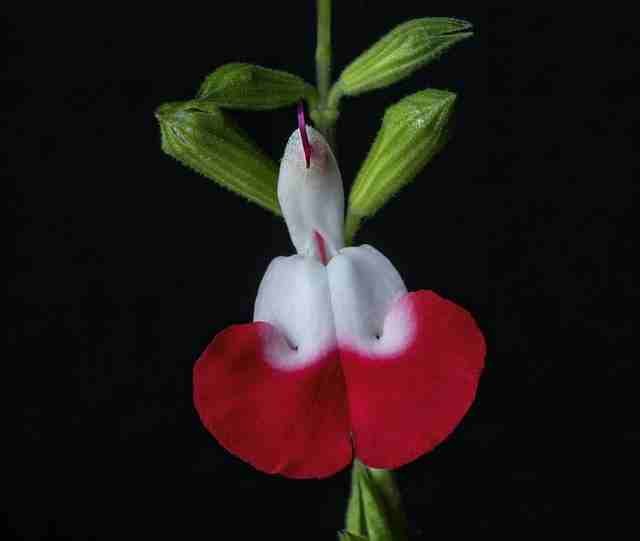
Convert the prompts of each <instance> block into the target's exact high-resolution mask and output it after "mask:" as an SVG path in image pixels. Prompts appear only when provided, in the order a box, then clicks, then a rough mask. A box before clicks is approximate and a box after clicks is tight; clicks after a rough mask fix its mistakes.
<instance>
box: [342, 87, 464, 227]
mask: <svg viewBox="0 0 640 541" xmlns="http://www.w3.org/2000/svg"><path fill="white" fill-rule="evenodd" d="M455 101H456V95H455V94H453V93H452V92H447V91H445V90H435V89H429V90H423V91H421V92H418V93H416V94H412V95H411V96H407V97H406V98H404V99H402V100H400V101H399V102H398V103H396V104H395V105H392V106H391V107H389V108H388V109H387V111H386V112H385V115H384V118H383V120H382V127H381V128H380V131H379V132H378V135H377V136H376V139H375V141H374V143H373V145H372V146H371V149H370V150H369V154H368V155H367V157H366V159H365V161H364V163H363V164H362V166H361V167H360V171H359V172H358V175H357V177H356V180H355V182H354V183H353V187H352V188H351V193H350V194H349V207H348V213H347V225H346V229H347V234H346V236H347V238H348V239H351V238H352V237H353V235H354V234H355V232H356V230H357V229H358V226H359V224H360V221H361V220H362V219H363V218H365V217H369V216H373V215H374V214H375V213H376V212H377V211H378V210H379V209H380V208H381V207H382V206H383V205H384V204H385V203H386V202H387V201H388V200H389V199H390V198H391V197H392V196H393V195H395V194H396V193H397V192H398V191H399V190H401V189H402V188H403V187H405V186H406V185H407V184H408V183H409V182H411V181H412V180H413V179H414V178H415V176H416V175H417V174H418V173H419V172H420V170H421V169H422V168H423V167H424V166H425V165H426V164H427V163H428V162H429V161H430V160H431V158H433V157H434V156H435V155H436V154H437V152H438V151H439V150H440V149H441V148H442V147H443V146H444V144H445V143H446V141H447V138H448V135H449V125H450V119H451V115H452V113H453V109H454V104H455Z"/></svg>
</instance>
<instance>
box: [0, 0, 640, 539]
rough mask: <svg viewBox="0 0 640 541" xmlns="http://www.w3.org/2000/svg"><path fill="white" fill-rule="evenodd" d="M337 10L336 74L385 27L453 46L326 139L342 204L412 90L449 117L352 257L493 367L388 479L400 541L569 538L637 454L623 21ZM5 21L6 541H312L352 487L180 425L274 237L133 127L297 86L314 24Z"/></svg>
mask: <svg viewBox="0 0 640 541" xmlns="http://www.w3.org/2000/svg"><path fill="white" fill-rule="evenodd" d="M337 4H338V5H337V6H336V7H335V10H334V15H335V19H334V21H335V22H334V46H335V47H334V60H335V73H336V74H338V73H339V71H340V70H341V69H342V68H343V67H344V66H345V65H346V64H347V63H348V62H349V61H350V60H351V59H353V58H354V57H355V56H357V54H359V53H360V52H361V51H362V50H363V49H364V48H365V47H366V46H368V45H369V44H370V43H372V42H373V41H374V40H375V39H376V38H377V37H379V36H381V35H382V34H384V33H385V32H387V31H388V30H390V29H391V28H392V27H393V26H395V25H396V24H399V23H401V22H403V21H405V20H407V19H409V18H413V17H419V16H425V15H448V16H457V17H461V18H464V19H467V20H469V21H471V22H472V23H473V24H474V26H475V28H476V32H477V35H476V37H474V38H473V39H472V40H467V41H465V42H464V43H462V44H460V45H458V46H456V47H455V48H454V49H452V50H451V51H450V52H449V53H447V54H446V55H445V57H444V58H443V59H442V60H440V61H438V62H436V63H434V64H432V65H431V66H429V67H428V68H426V69H424V70H422V71H420V72H418V73H417V74H415V75H414V76H412V77H411V78H409V79H407V80H405V81H403V82H402V83H399V84H397V85H395V86H393V87H392V88H389V89H386V90H382V91H376V92H372V93H370V94H366V95H363V96H361V97H358V98H354V99H345V100H344V102H343V109H342V116H341V118H340V121H339V125H338V140H339V146H340V165H341V168H342V172H343V177H344V179H345V184H346V186H347V188H348V186H349V185H350V183H351V181H352V179H353V178H354V175H355V173H356V172H357V169H358V166H359V164H360V163H361V161H362V159H363V158H364V156H365V154H366V151H367V149H368V147H369V145H370V143H371V142H372V140H373V137H374V136H375V133H376V130H377V127H378V126H379V123H380V119H381V115H382V112H383V110H384V108H385V107H386V106H387V105H390V104H392V103H394V102H395V101H397V100H399V99H400V98H401V97H403V96H404V95H406V94H408V93H411V92H415V91H417V90H419V89H422V88H425V87H435V88H445V89H450V90H453V91H455V92H457V93H459V97H460V100H459V108H458V118H457V127H456V132H455V136H454V138H453V140H452V141H451V142H450V144H449V145H448V146H447V147H446V149H445V150H444V152H443V153H442V154H441V155H440V156H439V157H437V158H436V159H435V160H434V161H433V162H432V163H431V164H430V165H429V166H428V167H427V169H426V170H425V171H424V172H423V173H422V174H421V175H420V177H419V178H418V179H417V180H416V182H415V183H413V184H412V185H411V187H409V188H408V189H406V191H404V192H403V193H402V194H401V195H400V196H399V197H397V198H396V199H394V200H393V201H392V202H391V203H390V204H389V205H388V206H387V207H386V208H385V209H384V210H383V211H381V212H380V214H379V215H378V216H377V217H376V218H375V219H373V220H371V221H370V222H369V223H367V224H365V226H364V228H363V229H362V230H361V233H360V235H359V241H360V242H366V243H370V244H372V245H374V246H376V247H377V248H378V249H380V250H381V251H382V252H383V253H385V254H386V255H387V256H388V257H389V258H390V259H391V261H393V262H394V264H395V265H396V266H397V268H398V270H399V271H400V273H401V275H402V276H403V277H404V279H405V282H406V284H407V286H408V288H409V289H434V290H436V291H438V292H440V293H441V294H443V295H444V296H446V297H449V298H451V299H453V300H455V301H456V302H458V303H460V304H462V305H463V306H465V307H467V308H468V309H469V310H470V311H471V312H472V313H474V314H475V316H476V318H477V320H478V322H479V324H480V326H481V327H482V328H483V330H484V332H485V334H486V337H487V340H488V344H489V353H488V357H487V370H486V373H485V375H484V376H483V379H482V381H481V385H480V389H479V394H478V398H477V400H476V403H475V405H474V406H473V408H472V410H471V411H470V413H469V414H468V416H467V417H466V418H465V420H464V421H463V422H462V424H461V425H460V426H459V427H458V429H457V430H456V432H455V433H454V435H453V436H452V437H451V438H449V439H448V440H447V441H446V442H445V443H443V444H442V445H441V446H439V447H438V448H437V449H436V450H435V451H434V452H432V453H431V454H428V455H426V456H424V457H422V458H421V459H419V460H417V461H416V462H414V463H412V464H410V465H408V466H405V467H403V468H401V469H400V470H399V471H398V480H399V484H400V487H401V490H402V493H403V497H404V500H405V505H406V510H407V513H408V515H409V517H410V522H411V527H412V531H413V533H414V535H415V536H416V538H424V539H428V538H429V537H430V536H431V535H434V534H439V533H441V532H446V533H449V534H451V533H453V534H456V533H462V532H465V533H475V532H482V531H496V530H498V529H503V528H504V529H506V530H508V531H511V532H514V533H517V532H523V531H527V532H529V531H531V530H532V529H540V530H541V531H545V532H552V531H556V529H555V528H556V527H557V524H560V523H564V524H565V525H566V526H567V527H569V528H576V527H577V523H576V522H574V521H572V520H566V519H567V518H568V514H569V508H570V507H572V504H573V503H575V499H576V497H577V496H578V494H580V493H582V495H583V496H586V498H587V500H591V503H595V504H596V507H597V509H598V510H599V511H598V512H597V513H595V515H591V516H589V517H588V520H585V518H584V517H583V519H582V520H581V522H582V523H583V524H584V522H585V521H586V522H587V523H588V524H591V522H592V521H593V520H595V518H596V516H599V515H600V514H601V513H602V508H603V504H605V503H607V501H609V502H610V501H611V500H616V499H617V498H618V495H619V494H620V493H621V490H622V489H621V487H623V486H624V484H625V483H626V480H627V479H628V476H629V473H631V472H630V469H629V468H627V466H626V464H627V459H628V458H630V457H632V455H633V452H632V446H633V445H637V442H638V429H637V422H634V421H636V419H635V417H636V415H635V409H637V404H636V400H635V384H634V381H635V380H634V378H633V377H632V374H631V365H632V360H633V357H632V356H631V354H629V353H626V352H625V351H624V349H623V345H624V344H625V341H626V340H628V339H630V338H631V337H632V322H633V314H634V309H633V308H634V305H635V302H636V301H637V286H636V284H635V283H634V279H633V278H634V275H633V272H632V269H631V266H630V261H631V256H632V248H633V245H632V242H633V241H632V237H631V232H630V231H631V214H632V209H633V206H632V205H633V203H634V196H635V193H636V191H637V190H636V188H635V187H634V186H633V185H632V182H631V181H632V166H631V162H630V161H629V156H630V153H631V137H630V130H631V125H632V117H633V114H634V111H635V103H634V102H635V100H636V99H637V98H636V97H635V94H634V92H633V91H632V90H631V88H632V87H631V86H630V82H631V80H632V78H633V76H634V71H635V70H636V68H635V63H637V61H636V62H635V63H634V62H633V60H632V59H633V54H634V52H635V51H637V45H638V44H637V40H636V38H635V37H634V34H633V33H632V32H631V30H630V29H629V30H627V29H625V25H626V23H625V22H624V19H625V17H624V16H623V15H622V14H618V16H617V18H616V19H615V21H614V20H609V19H607V18H601V16H600V15H598V14H595V13H593V14H585V13H581V14H575V13H572V14H567V15H566V16H565V15H562V16H560V15H559V14H556V13H554V14H553V15H551V14H545V13H535V12H530V13H523V12H522V11H521V10H490V11H487V10H475V11H473V10H471V11H469V10H466V11H455V10H454V8H452V9H450V10H447V11H443V10H441V9H440V10H436V9H435V8H433V9H432V7H431V5H430V3H427V4H426V5H424V6H423V5H421V3H420V5H419V4H418V3H411V2H403V1H396V2H393V3H392V4H391V5H389V6H384V5H383V3H380V4H378V3H368V2H362V1H358V2H349V3H346V2H344V3H337ZM416 6H418V7H416ZM8 22H9V23H10V24H9V26H10V31H9V34H8V37H9V40H8V49H7V50H8V55H7V61H8V63H7V68H6V69H5V71H4V75H3V81H2V83H3V87H4V89H5V92H8V93H7V95H8V96H11V97H10V98H6V99H4V100H3V110H4V113H5V117H6V118H7V121H6V125H7V127H9V128H10V136H9V138H7V139H5V146H6V147H7V154H8V158H9V159H8V165H9V169H8V170H7V174H6V175H5V176H6V177H7V178H8V179H9V180H13V181H14V184H13V186H14V191H13V192H12V193H10V196H9V211H10V218H12V219H13V224H15V225H14V227H15V229H14V233H15V258H14V260H13V266H12V267H10V274H9V283H8V290H9V303H10V313H11V320H10V324H9V329H8V338H9V346H10V348H9V351H10V353H9V357H8V358H7V360H6V363H5V364H6V374H7V377H6V379H5V384H6V386H7V392H6V396H7V397H9V398H10V411H11V412H12V413H13V414H15V416H16V417H17V420H18V424H19V431H18V434H17V437H16V438H11V439H10V440H9V445H8V447H15V448H16V449H15V450H16V451H17V453H16V455H15V457H14V458H12V459H11V460H8V461H7V465H8V466H9V467H10V469H11V471H12V473H13V474H14V475H13V476H12V478H13V479H14V480H15V481H17V482H15V483H13V484H11V489H10V492H9V495H10V498H9V499H10V505H9V510H10V515H9V525H10V527H11V529H12V530H13V531H14V532H15V533H16V535H17V536H18V537H20V538H24V539H41V538H63V539H64V538H78V539H94V538H96V539H111V538H121V537H123V536H125V535H136V536H142V537H143V538H147V536H148V537H151V536H157V535H159V534H160V533H168V534H169V537H173V538H187V539H191V538H194V539H195V538H200V537H202V538H205V539H227V538H228V539H235V538H245V537H247V538H253V537H249V535H250V533H251V532H260V537H259V538H261V539H266V538H269V537H273V538H274V539H327V540H328V539H334V538H335V532H336V531H337V530H338V529H340V528H341V527H342V525H343V513H344V509H345V505H346V498H347V495H348V482H349V480H348V470H345V471H344V472H342V473H341V474H339V475H336V476H335V477H333V478H331V479H328V480H323V481H294V480H287V479H283V478H279V477H272V476H267V475H264V474H262V473H260V472H256V471H255V470H253V469H252V468H251V467H250V466H248V465H247V464H245V463H243V462H241V461H239V460H237V459H236V458H234V457H232V456H230V455H229V454H228V453H226V452H225V451H224V450H223V449H222V448H221V447H220V446H219V445H218V444H217V443H216V442H215V441H214V440H213V439H212V438H211V437H210V436H209V435H208V433H207V432H206V431H205V430H204V428H203V427H202V426H201V425H200V422H199V420H198V418H197V415H196V414H195V411H194V409H193V406H192V400H191V370H192V366H193V363H194V361H195V359H196V358H197V356H198V355H199V353H200V352H201V351H202V349H203V348H204V347H205V346H206V344H207V343H208V341H209V340H210V339H211V338H212V337H213V335H214V334H215V333H216V332H217V331H219V330H220V329H223V328H224V327H226V326H227V325H229V324H232V323H238V322H245V321H248V320H250V318H251V315H252V308H253V305H252V303H253V300H254V298H255V293H256V290H257V286H258V283H259V281H260V278H261V276H262V274H263V272H264V270H265V269H266V267H267V265H268V263H269V261H270V260H271V259H272V258H273V257H275V256H276V255H286V254H289V253H291V252H292V248H291V246H290V242H289V239H288V236H287V232H286V229H285V227H284V224H283V223H282V222H281V221H280V220H279V219H278V218H275V217H273V216H270V215H269V214H268V213H266V212H264V211H262V210H261V209H259V208H257V207H254V206H251V205H249V204H248V203H245V202H244V201H243V200H242V199H240V198H238V197H236V196H234V195H232V194H230V193H228V192H227V191H225V190H222V189H220V188H219V187H218V186H217V185H215V184H214V183H213V182H211V181H209V180H207V179H204V178H203V177H200V176H198V175H196V174H194V173H192V172H191V171H189V170H187V169H185V168H184V167H182V166H181V165H179V164H178V163H177V162H175V161H173V160H172V159H170V158H169V157H167V156H166V155H164V154H163V153H162V152H161V150H160V141H159V130H158V126H157V124H156V120H155V118H154V116H153V111H154V109H155V108H156V107H157V106H158V105H160V104H161V103H163V102H165V101H172V100H181V99H188V98H189V97H191V96H192V95H193V94H194V92H195V90H196V89H197V87H198V85H199V83H200V81H201V80H202V79H203V78H204V76H206V75H207V74H208V73H209V72H211V71H212V70H213V69H214V68H215V67H217V66H219V65H220V64H222V63H225V62H229V61H246V62H252V63H256V64H260V65H264V66H268V67H273V68H279V69H284V70H288V71H291V72H295V73H297V74H299V75H301V76H303V77H304V78H305V79H307V80H308V81H313V80H314V65H313V53H314V43H315V12H314V8H313V4H312V3H311V2H295V3H294V2H292V3H288V2H272V3H268V4H266V5H265V4H263V3H255V5H254V4H253V3H244V2H243V3H241V2H238V3H235V4H231V5H228V6H224V7H216V5H215V3H213V2H211V3H209V5H208V6H207V7H202V6H196V5H189V4H186V3H185V4H184V5H180V4H178V5H175V6H173V7H170V8H169V7H167V8H161V7H160V6H156V7H155V8H152V9H150V10H149V11H143V10H133V9H132V6H130V7H129V8H126V9H125V8H123V7H121V6H120V7H116V6H113V5H107V4H100V5H89V4H87V5H86V6H85V7H84V8H76V9H70V8H68V9H65V8H56V9H51V10H50V11H47V12H43V11H41V10H40V9H38V10H34V12H33V13H21V14H17V13H15V14H12V15H11V16H10V17H9V18H8ZM235 118H236V119H237V120H238V121H239V122H240V123H241V125H242V126H243V127H245V128H246V129H247V131H249V132H250V133H251V135H252V136H253V137H254V138H255V139H256V140H257V141H258V142H259V143H260V144H261V145H262V146H263V147H264V148H265V149H266V150H267V151H268V152H269V153H270V154H271V155H272V156H273V157H274V159H278V158H279V156H280V154H281V152H282V150H283V148H284V144H285V142H286V138H287V137H288V135H289V134H290V133H291V131H292V130H293V129H294V128H295V114H294V111H293V110H292V109H283V110H279V111H275V112H262V113H241V114H240V113H239V114H236V115H235ZM14 444H16V445H14ZM189 473H191V474H193V473H195V474H196V475H195V476H194V475H192V476H187V475H186V474H189ZM600 478H607V479H609V480H610V481H613V488H612V490H611V491H610V492H605V491H602V490H600V489H599V488H596V483H597V482H596V479H600ZM585 513H586V511H585ZM615 524H617V522H616V523H615ZM612 528H614V527H613V526H612ZM226 530H228V533H224V534H223V533H222V532H223V531H226Z"/></svg>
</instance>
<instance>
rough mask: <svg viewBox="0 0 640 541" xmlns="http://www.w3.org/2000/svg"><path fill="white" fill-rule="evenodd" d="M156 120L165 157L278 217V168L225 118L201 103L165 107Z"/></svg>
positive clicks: (215, 109)
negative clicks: (173, 159)
mask: <svg viewBox="0 0 640 541" xmlns="http://www.w3.org/2000/svg"><path fill="white" fill-rule="evenodd" d="M155 114H156V118H157V119H158V122H159V123H160V131H161V134H162V150H163V151H164V152H166V153H167V154H169V156H172V157H173V158H175V159H177V160H178V161H180V162H181V163H183V164H184V165H186V166H187V167H190V168H191V169H193V170H194V171H196V172H198V173H200V174H202V175H204V176H205V177H207V178H209V179H211V180H214V181H216V182H217V183H218V184H220V185H221V186H224V187H225V188H228V189H229V190H232V191H234V192H236V193H237V194H239V195H241V196H243V197H246V198H247V199H248V200H249V201H252V202H254V203H257V204H258V205H261V206H262V207H264V208H266V209H268V210H270V211H271V212H274V213H275V214H278V215H279V214H280V207H279V205H278V198H277V193H276V185H277V174H278V168H277V166H276V164H275V163H274V162H273V160H271V159H270V158H269V157H268V156H266V155H265V154H264V153H263V152H262V151H261V150H260V148H258V146H257V145H256V144H255V143H253V142H252V141H251V140H250V139H249V137H248V136H247V135H246V134H245V133H244V132H243V131H242V130H241V129H240V128H239V127H238V126H237V125H236V124H235V123H233V122H232V120H231V119H230V118H229V117H228V116H227V115H225V114H224V113H223V112H222V111H220V110H219V109H218V108H216V107H214V106H212V105H211V104H208V103H202V102H200V101H199V100H191V101H186V102H173V103H165V104H164V105H161V106H160V107H159V108H158V109H157V110H156V113H155Z"/></svg>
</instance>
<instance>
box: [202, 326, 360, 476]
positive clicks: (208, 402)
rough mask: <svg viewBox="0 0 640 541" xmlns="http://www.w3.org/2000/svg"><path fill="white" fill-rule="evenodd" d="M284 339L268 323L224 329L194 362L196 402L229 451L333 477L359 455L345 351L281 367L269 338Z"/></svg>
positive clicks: (271, 468) (274, 468) (280, 468)
mask: <svg viewBox="0 0 640 541" xmlns="http://www.w3.org/2000/svg"><path fill="white" fill-rule="evenodd" d="M271 340H282V337H281V335H280V334H279V333H278V331H277V330H276V329H275V327H273V326H272V325H270V324H268V323H263V322H259V323H250V324H246V325H234V326H232V327H229V328H227V329H225V330H224V331H222V332H221V333H219V334H218V335H217V336H216V337H215V338H214V339H213V341H212V342H211V343H210V344H209V346H208V347H207V349H206V350H205V352H204V353H203V354H202V356H201V357H200V358H199V359H198V361H197V363H196V365H195V367H194V402H195V406H196V409H197V411H198V414H199V415H200V418H201V420H202V422H203V423H204V425H205V426H206V428H207V429H208V430H209V431H210V432H211V433H212V434H213V436H214V437H215V438H216V439H217V440H218V441H219V442H220V444H221V445H223V446H224V447H225V448H226V449H227V450H228V451H230V452H231V453H233V454H234V455H237V456H238V457H240V458H241V459H243V460H245V461H247V462H249V463H251V464H252V465H253V466H254V467H256V468H257V469H259V470H262V471H264V472H267V473H279V474H282V475H284V476H286V477H296V478H309V477H328V476H330V475H333V474H334V473H336V472H338V471H339V470H341V469H342V468H344V467H345V466H347V465H348V464H349V463H350V462H351V460H352V446H351V441H350V436H349V419H348V413H347V407H346V404H347V400H346V391H345V385H344V378H343V375H342V371H341V369H340V364H339V363H338V355H337V352H333V353H330V354H327V355H325V356H324V357H323V358H322V359H319V360H318V361H317V362H314V363H313V364H311V365H309V366H306V367H305V368H302V369H298V370H287V371H284V370H280V369H276V368H274V367H273V366H272V365H270V364H269V362H268V361H267V360H266V359H265V356H264V345H265V344H266V343H269V341H271Z"/></svg>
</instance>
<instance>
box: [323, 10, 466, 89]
mask: <svg viewBox="0 0 640 541" xmlns="http://www.w3.org/2000/svg"><path fill="white" fill-rule="evenodd" d="M470 28H471V24H470V23H468V22H466V21H462V20H459V19H450V18H446V17H428V18H424V19H413V20H411V21H408V22H406V23H404V24H401V25H400V26H397V27H396V28H394V29H393V30H392V31H391V32H389V33H388V34H387V35H385V36H384V37H383V38H382V39H380V40H379V41H377V42H376V43H375V44H374V45H373V46H372V47H370V48H369V49H368V50H367V51H365V52H364V53H363V54H361V55H360V56H359V57H358V58H356V59H355V60H354V61H353V62H351V64H349V65H348V66H347V67H346V68H345V69H344V71H343V72H342V74H341V75H340V78H339V79H338V82H337V83H336V86H335V89H334V90H332V93H334V94H336V93H338V94H346V95H349V96H355V95H357V94H361V93H363V92H368V91H369V90H374V89H376V88H382V87H385V86H389V85H391V84H393V83H395V82H397V81H400V80H401V79H404V78H405V77H408V76H409V75H411V74H412V73H413V72H414V71H416V70H417V69H419V68H421V67H423V66H426V65H427V64H429V63H430V62H432V61H433V60H435V59H436V58H438V57H439V56H440V55H441V54H442V53H444V52H445V51H446V50H447V49H449V48H450V47H452V46H453V45H455V44H456V43H458V42H459V41H462V40H463V39H466V38H468V37H470V36H472V35H473V32H470V31H468V30H469V29H470Z"/></svg>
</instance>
